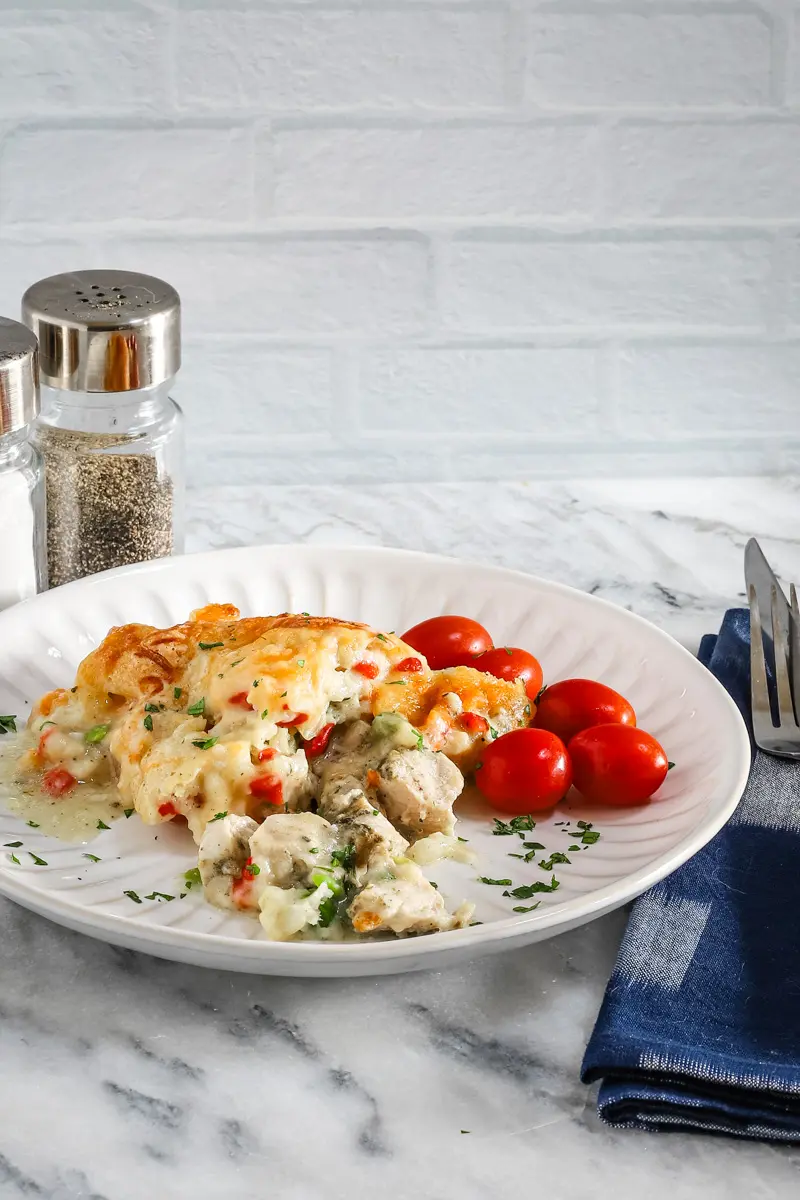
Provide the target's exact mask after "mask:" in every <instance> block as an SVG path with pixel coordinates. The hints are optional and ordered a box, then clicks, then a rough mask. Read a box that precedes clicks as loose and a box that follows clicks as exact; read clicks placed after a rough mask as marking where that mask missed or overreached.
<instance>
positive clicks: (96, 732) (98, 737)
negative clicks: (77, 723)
mask: <svg viewBox="0 0 800 1200" xmlns="http://www.w3.org/2000/svg"><path fill="white" fill-rule="evenodd" d="M110 728H111V726H110V725H93V726H92V728H91V729H87V730H86V733H85V734H84V735H83V740H84V741H85V742H88V744H89V745H90V746H96V745H97V744H98V742H102V741H103V739H104V738H105V737H106V736H107V735H108V731H109V729H110Z"/></svg>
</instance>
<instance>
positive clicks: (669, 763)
mask: <svg viewBox="0 0 800 1200" xmlns="http://www.w3.org/2000/svg"><path fill="white" fill-rule="evenodd" d="M674 766H675V763H674V762H668V763H667V770H668V771H671V770H672V768H673V767H674Z"/></svg>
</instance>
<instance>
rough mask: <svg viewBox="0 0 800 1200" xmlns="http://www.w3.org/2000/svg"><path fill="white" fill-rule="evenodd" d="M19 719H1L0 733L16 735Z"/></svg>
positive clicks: (10, 717)
mask: <svg viewBox="0 0 800 1200" xmlns="http://www.w3.org/2000/svg"><path fill="white" fill-rule="evenodd" d="M16 732H17V718H16V717H12V716H7V717H0V733H16Z"/></svg>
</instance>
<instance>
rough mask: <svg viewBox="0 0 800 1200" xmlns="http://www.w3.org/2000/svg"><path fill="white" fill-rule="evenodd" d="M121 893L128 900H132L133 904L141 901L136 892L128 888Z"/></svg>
mask: <svg viewBox="0 0 800 1200" xmlns="http://www.w3.org/2000/svg"><path fill="white" fill-rule="evenodd" d="M122 894H123V896H127V897H128V899H129V900H132V901H133V903H134V904H141V903H142V898H141V896H139V895H137V893H136V892H133V891H131V890H130V889H129V890H128V891H127V892H123V893H122Z"/></svg>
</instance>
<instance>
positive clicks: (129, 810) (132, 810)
mask: <svg viewBox="0 0 800 1200" xmlns="http://www.w3.org/2000/svg"><path fill="white" fill-rule="evenodd" d="M122 811H123V812H124V813H125V819H126V820H127V819H128V817H132V816H133V814H134V813H135V812H136V809H135V808H123V810H122Z"/></svg>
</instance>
